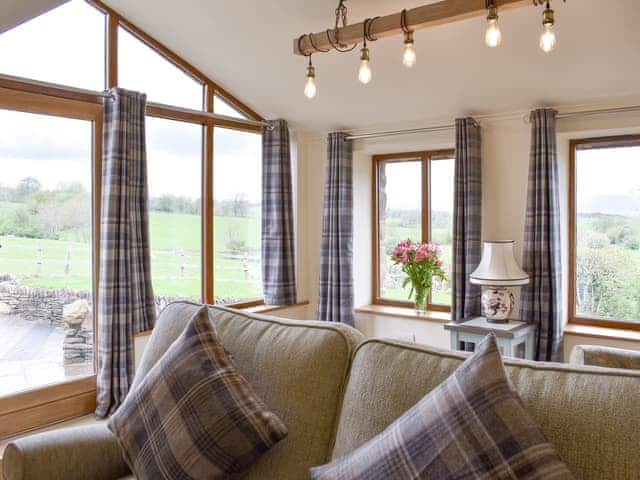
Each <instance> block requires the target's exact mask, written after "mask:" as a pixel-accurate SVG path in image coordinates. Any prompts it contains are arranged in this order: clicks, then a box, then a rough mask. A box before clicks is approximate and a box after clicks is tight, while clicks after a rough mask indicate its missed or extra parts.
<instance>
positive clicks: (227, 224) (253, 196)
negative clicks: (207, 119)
mask: <svg viewBox="0 0 640 480" xmlns="http://www.w3.org/2000/svg"><path fill="white" fill-rule="evenodd" d="M214 132H215V134H214V141H213V144H214V146H215V154H214V158H215V161H214V173H213V178H214V182H215V183H214V189H213V191H214V195H215V201H214V205H215V207H214V209H215V221H214V233H215V240H214V246H215V256H214V292H215V299H216V302H221V303H237V302H240V301H247V300H255V299H258V298H261V297H262V270H261V268H262V267H261V242H260V231H261V219H262V146H261V136H260V135H259V134H256V133H250V132H241V131H237V130H229V129H225V128H215V129H214Z"/></svg>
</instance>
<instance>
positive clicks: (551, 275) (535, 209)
mask: <svg viewBox="0 0 640 480" xmlns="http://www.w3.org/2000/svg"><path fill="white" fill-rule="evenodd" d="M556 115H557V112H556V111H555V110H551V109H540V110H535V111H533V112H531V154H530V159H529V186H528V193H527V213H526V220H525V231H524V249H523V267H524V270H525V271H526V272H527V273H528V274H529V285H527V286H525V287H523V288H522V299H521V308H522V311H521V318H522V320H524V321H526V322H529V323H532V324H534V325H536V326H537V332H536V360H541V361H562V356H563V355H562V329H563V325H562V319H561V312H560V290H561V286H560V200H559V185H558V160H557V153H556Z"/></svg>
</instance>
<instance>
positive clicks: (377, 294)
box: [373, 151, 454, 310]
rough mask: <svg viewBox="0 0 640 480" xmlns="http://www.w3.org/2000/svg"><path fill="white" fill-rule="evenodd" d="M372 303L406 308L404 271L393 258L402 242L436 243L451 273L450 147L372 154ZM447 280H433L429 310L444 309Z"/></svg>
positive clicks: (448, 299) (448, 301)
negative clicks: (436, 149)
mask: <svg viewBox="0 0 640 480" xmlns="http://www.w3.org/2000/svg"><path fill="white" fill-rule="evenodd" d="M373 162H374V182H375V188H374V192H375V195H374V197H375V198H374V214H375V219H374V228H373V230H374V265H373V268H374V278H373V297H374V303H379V304H388V305H399V306H405V305H406V306H408V305H410V302H409V299H408V295H409V288H408V287H407V288H402V280H403V278H404V274H403V273H402V270H401V269H400V267H399V266H397V265H394V263H393V261H391V252H392V250H393V248H394V247H395V245H396V244H397V243H398V242H399V241H400V240H405V239H411V240H413V241H425V242H433V243H437V244H439V245H440V246H441V247H442V250H443V256H444V265H445V269H446V270H447V271H450V270H451V268H450V265H451V243H452V226H453V224H452V217H453V171H454V159H453V152H452V151H439V152H418V153H408V154H397V155H378V156H374V158H373ZM450 305H451V287H450V284H449V282H441V281H439V280H437V279H434V283H433V289H432V292H431V299H430V301H429V308H431V309H433V310H448V309H449V308H450V307H449V306H450Z"/></svg>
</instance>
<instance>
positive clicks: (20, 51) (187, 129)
mask: <svg viewBox="0 0 640 480" xmlns="http://www.w3.org/2000/svg"><path fill="white" fill-rule="evenodd" d="M61 27H62V28H61ZM104 28H105V18H104V15H102V14H101V13H100V12H98V11H97V10H96V9H94V8H93V7H91V6H89V5H88V4H86V3H85V2H84V1H82V0H72V1H70V2H68V3H66V4H64V5H62V6H60V7H58V8H56V9H54V10H52V11H50V12H48V13H46V14H44V15H42V16H40V17H38V18H36V19H34V20H32V21H30V22H27V23H25V24H22V25H20V26H18V27H16V28H14V29H13V30H9V31H8V32H5V33H4V34H2V35H0V59H1V61H0V72H2V73H8V74H11V75H17V76H23V77H27V78H33V79H37V80H45V81H49V82H53V83H59V84H63V85H70V86H74V87H80V88H86V89H90V90H96V91H101V90H103V89H104V87H105V78H104V39H105V36H104ZM118 40H119V51H120V57H119V75H120V79H119V83H120V85H121V86H122V87H123V88H127V89H131V90H136V91H140V92H143V93H146V94H147V99H148V101H153V102H158V103H166V104H171V105H178V106H181V107H186V108H192V109H202V98H203V88H202V85H200V84H199V83H198V82H196V81H194V80H193V79H192V78H191V77H189V76H188V75H186V74H185V73H184V72H182V71H181V70H180V69H178V68H176V67H175V66H173V65H172V64H170V63H169V62H167V61H166V60H164V59H163V58H162V57H160V56H159V55H157V54H156V53H155V52H153V51H152V50H151V49H149V48H148V47H147V46H146V45H144V44H142V43H141V42H139V41H138V40H137V39H135V38H134V37H132V36H131V35H130V34H129V33H127V32H126V31H124V30H121V31H120V33H119V39H118ZM215 109H216V112H218V113H222V114H225V115H235V116H238V114H237V113H236V112H234V111H233V110H232V109H230V108H229V107H228V106H227V105H225V104H224V103H223V102H221V101H220V100H218V99H216V102H215ZM90 132H91V127H90V124H89V123H88V122H84V121H79V120H68V119H63V118H53V117H45V116H40V115H33V114H26V113H18V112H9V111H6V110H0V184H4V185H15V184H17V182H18V181H19V180H20V179H22V178H24V177H26V176H35V177H37V178H38V179H39V180H40V181H41V183H42V184H43V185H45V187H46V188H53V187H55V186H56V185H59V184H63V183H70V182H72V181H77V182H81V183H82V184H83V185H85V187H87V188H89V187H90V184H91V177H90V170H89V165H90V161H91V133H90ZM201 139H202V127H201V126H200V125H193V124H186V123H181V122H173V121H170V120H163V119H157V118H148V119H147V157H148V165H149V190H150V194H151V196H158V195H161V194H163V193H171V194H174V195H181V196H187V197H190V198H199V197H200V191H201V151H202V140H201ZM214 145H215V155H216V165H215V195H216V198H217V199H230V198H233V197H234V196H235V195H236V194H237V193H241V192H242V193H245V194H247V196H248V197H249V201H251V202H258V201H259V200H260V197H261V189H260V185H261V169H260V167H261V140H260V136H259V135H256V134H252V133H243V132H233V131H230V130H223V129H216V137H215V143H214Z"/></svg>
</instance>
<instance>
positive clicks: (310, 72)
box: [307, 65, 316, 78]
mask: <svg viewBox="0 0 640 480" xmlns="http://www.w3.org/2000/svg"><path fill="white" fill-rule="evenodd" d="M307 78H316V67H314V66H313V65H309V66H308V67H307Z"/></svg>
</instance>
